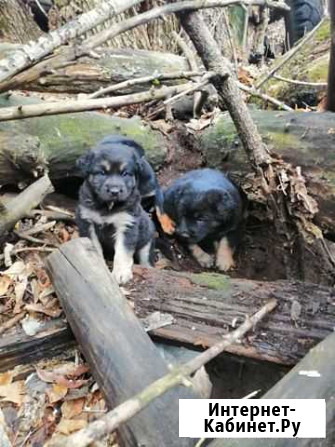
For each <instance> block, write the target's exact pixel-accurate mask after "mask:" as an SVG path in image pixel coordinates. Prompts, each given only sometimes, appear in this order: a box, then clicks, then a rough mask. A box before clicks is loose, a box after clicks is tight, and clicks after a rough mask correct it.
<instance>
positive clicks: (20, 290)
mask: <svg viewBox="0 0 335 447" xmlns="http://www.w3.org/2000/svg"><path fill="white" fill-rule="evenodd" d="M27 284H28V278H23V279H22V282H16V283H15V286H14V291H15V307H14V310H13V313H14V314H18V313H19V312H21V309H22V306H23V295H24V292H25V291H26V288H27Z"/></svg>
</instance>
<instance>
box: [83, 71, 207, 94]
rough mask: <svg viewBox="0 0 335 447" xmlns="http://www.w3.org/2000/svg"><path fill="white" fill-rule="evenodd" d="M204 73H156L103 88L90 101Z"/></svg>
mask: <svg viewBox="0 0 335 447" xmlns="http://www.w3.org/2000/svg"><path fill="white" fill-rule="evenodd" d="M203 74H204V73H203V72H200V71H176V72H171V73H156V74H155V73H154V74H153V75H151V76H143V77H142V78H135V79H128V80H127V81H123V82H119V83H118V84H113V85H110V86H108V87H106V88H101V89H99V90H97V91H96V92H94V93H92V94H91V95H88V98H89V99H94V98H98V97H99V96H103V95H106V94H107V93H113V92H116V91H119V90H123V89H125V88H129V87H133V86H134V85H138V84H146V83H147V82H152V81H167V80H169V79H188V78H195V77H197V76H202V75H203Z"/></svg>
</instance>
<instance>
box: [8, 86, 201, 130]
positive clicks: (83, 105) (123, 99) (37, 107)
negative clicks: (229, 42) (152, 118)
mask: <svg viewBox="0 0 335 447" xmlns="http://www.w3.org/2000/svg"><path fill="white" fill-rule="evenodd" d="M190 86H192V87H193V86H194V84H193V83H188V84H182V85H175V86H172V87H166V86H162V87H160V88H152V89H150V90H148V91H146V92H143V93H135V94H133V95H124V96H115V97H113V98H99V99H83V100H72V101H69V100H66V101H59V102H45V103H43V104H42V103H41V104H32V105H27V106H18V107H7V108H3V109H0V121H10V120H15V119H24V118H30V117H33V116H46V115H58V114H61V113H71V112H83V111H85V110H97V109H107V108H113V107H122V106H126V105H130V104H138V103H141V102H146V101H152V100H157V99H163V98H166V97H168V96H169V95H171V94H173V95H175V94H178V93H181V92H183V91H185V90H188V89H189V88H190Z"/></svg>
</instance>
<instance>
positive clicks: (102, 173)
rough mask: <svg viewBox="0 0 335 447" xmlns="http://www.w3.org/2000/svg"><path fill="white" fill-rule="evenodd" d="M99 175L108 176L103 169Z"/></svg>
mask: <svg viewBox="0 0 335 447" xmlns="http://www.w3.org/2000/svg"><path fill="white" fill-rule="evenodd" d="M98 174H99V175H106V171H104V170H103V169H101V171H99V172H98Z"/></svg>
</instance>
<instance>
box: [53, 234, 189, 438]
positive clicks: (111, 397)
mask: <svg viewBox="0 0 335 447" xmlns="http://www.w3.org/2000/svg"><path fill="white" fill-rule="evenodd" d="M46 264H47V267H48V270H49V272H50V276H51V280H52V283H53V285H54V287H55V290H56V292H57V294H58V296H59V299H60V301H61V304H62V307H63V310H64V312H65V314H66V316H67V318H68V320H69V323H70V325H71V328H72V330H73V332H74V334H75V336H76V339H77V341H78V343H79V345H80V349H81V350H82V352H83V354H84V356H85V358H86V360H87V362H88V364H89V365H90V368H91V371H92V375H93V376H94V378H95V379H96V381H97V383H98V384H99V387H100V390H101V391H102V393H103V394H104V397H105V398H106V401H107V404H108V406H109V407H110V408H112V407H114V406H117V405H119V404H120V403H121V402H124V401H125V400H127V399H129V398H130V397H132V396H133V395H135V394H137V393H138V392H140V391H141V390H142V389H143V388H144V387H146V386H147V385H149V384H150V383H152V382H153V381H155V380H157V379H158V378H159V377H162V376H164V375H165V374H166V373H167V372H168V367H167V365H166V364H165V362H164V360H163V359H162V357H161V356H160V354H159V352H158V351H157V350H156V348H155V346H154V344H153V343H152V342H151V340H150V338H149V336H148V335H147V334H146V332H145V331H144V329H143V328H142V326H141V324H140V322H139V321H138V319H137V318H136V317H135V315H134V314H133V311H132V310H131V307H130V306H129V304H128V303H127V302H126V300H125V298H124V297H123V295H122V293H121V291H120V288H119V286H118V285H117V283H116V282H115V280H114V279H113V277H112V275H111V274H110V272H109V270H108V269H107V266H106V264H105V263H104V261H103V259H102V258H101V257H100V256H99V254H98V253H97V252H96V251H95V250H94V247H93V245H92V244H91V242H90V241H89V240H88V239H83V238H78V239H74V240H72V241H71V242H68V243H66V244H63V245H62V246H61V247H60V249H59V250H57V251H55V252H54V253H53V254H51V255H50V256H49V257H48V258H47V260H46ZM129 334H132V336H131V337H129ZM192 397H195V394H193V392H192V391H191V390H185V389H183V388H181V387H179V388H176V389H174V390H172V391H170V392H169V393H167V394H165V395H164V396H163V397H162V398H161V399H159V401H157V402H154V403H151V404H150V405H149V406H148V407H147V408H146V409H145V410H143V411H142V412H141V413H140V414H138V415H137V416H136V417H134V418H133V419H132V420H131V421H129V422H127V423H125V424H124V425H123V426H122V427H121V428H120V436H121V443H122V444H124V445H127V446H137V445H139V444H142V445H146V446H148V447H149V446H152V447H157V445H159V446H162V447H163V446H169V447H170V446H171V447H172V446H192V445H194V443H195V442H194V440H190V439H186V438H185V439H183V440H181V439H179V438H178V411H177V408H178V399H179V398H192ZM162 414H164V419H163V420H162V417H161V416H162Z"/></svg>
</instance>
